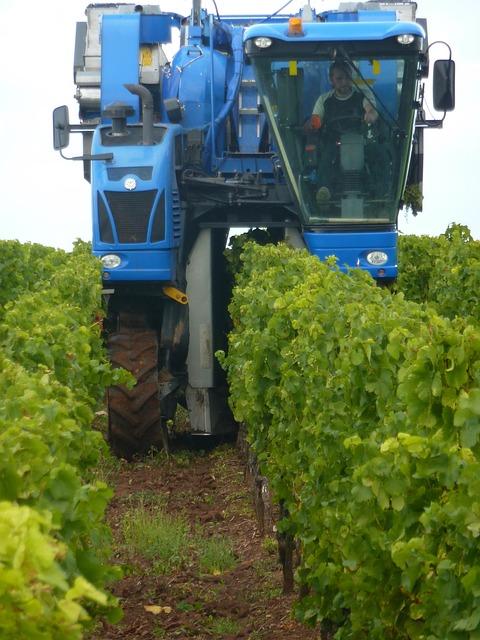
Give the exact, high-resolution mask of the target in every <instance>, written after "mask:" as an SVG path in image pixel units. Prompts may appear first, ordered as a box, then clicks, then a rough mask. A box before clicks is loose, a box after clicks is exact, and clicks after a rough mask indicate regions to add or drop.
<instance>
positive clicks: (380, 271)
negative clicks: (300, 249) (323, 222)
mask: <svg viewBox="0 0 480 640" xmlns="http://www.w3.org/2000/svg"><path fill="white" fill-rule="evenodd" d="M303 238H304V240H305V244H306V245H307V248H308V250H309V251H310V253H311V254H313V255H315V256H318V257H319V258H320V259H321V260H325V259H326V258H328V257H329V256H333V255H334V256H336V257H337V264H338V266H339V267H340V269H341V270H342V271H346V270H347V269H348V268H353V267H357V268H360V269H363V270H364V271H368V272H369V273H370V274H371V275H372V276H373V277H374V278H395V277H396V276H397V272H398V268H397V232H396V231H379V232H362V233H351V232H344V233H310V232H304V234H303ZM370 251H384V252H385V253H386V254H387V255H388V261H387V263H386V264H385V265H383V266H381V267H377V266H372V265H371V264H369V263H368V262H367V259H366V257H367V254H368V253H369V252H370Z"/></svg>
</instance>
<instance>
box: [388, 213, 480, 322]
mask: <svg viewBox="0 0 480 640" xmlns="http://www.w3.org/2000/svg"><path fill="white" fill-rule="evenodd" d="M397 286H398V290H399V291H403V292H404V293H405V296H406V297H407V298H408V299H409V300H415V301H416V302H427V303H429V304H431V305H432V306H433V307H434V308H435V310H436V311H437V312H438V313H439V314H440V315H444V316H447V317H448V318H455V317H456V316H460V317H463V318H468V319H469V320H470V321H471V322H473V323H478V322H479V321H480V298H479V295H478V291H480V242H478V241H475V240H473V238H472V236H471V234H470V231H469V229H468V228H467V227H465V226H463V225H459V224H452V225H450V226H449V227H448V229H447V230H446V232H445V233H444V234H442V235H440V236H438V237H429V236H401V237H400V238H399V278H398V285H397Z"/></svg>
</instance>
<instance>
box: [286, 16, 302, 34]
mask: <svg viewBox="0 0 480 640" xmlns="http://www.w3.org/2000/svg"><path fill="white" fill-rule="evenodd" d="M288 35H289V36H301V35H303V24H302V19H301V18H290V20H289V21H288Z"/></svg>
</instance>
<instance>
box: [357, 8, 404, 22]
mask: <svg viewBox="0 0 480 640" xmlns="http://www.w3.org/2000/svg"><path fill="white" fill-rule="evenodd" d="M357 14H358V21H359V22H395V20H396V19H397V15H396V13H395V11H362V10H359V11H358V12H357Z"/></svg>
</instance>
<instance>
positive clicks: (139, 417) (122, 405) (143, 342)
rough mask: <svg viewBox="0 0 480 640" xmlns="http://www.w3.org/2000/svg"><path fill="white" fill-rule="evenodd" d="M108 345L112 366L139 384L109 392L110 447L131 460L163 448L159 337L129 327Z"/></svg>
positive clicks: (113, 389)
mask: <svg viewBox="0 0 480 640" xmlns="http://www.w3.org/2000/svg"><path fill="white" fill-rule="evenodd" d="M107 344H108V351H109V354H110V360H111V362H112V365H113V366H114V367H122V368H124V369H126V370H127V371H129V372H130V373H132V374H133V376H134V377H135V378H136V380H137V384H136V385H135V386H134V387H133V388H132V389H127V388H126V387H124V386H115V387H110V388H109V390H108V392H107V400H108V439H109V442H110V446H111V448H112V451H113V452H114V454H115V455H117V456H118V457H121V458H125V459H127V460H131V459H132V457H133V456H134V455H144V454H146V453H148V451H149V450H150V449H151V448H152V447H155V448H156V449H161V448H162V445H163V439H162V435H163V434H162V426H163V425H162V414H161V408H160V400H159V386H158V382H159V381H158V336H157V332H156V331H153V330H151V329H145V328H140V327H129V326H126V327H123V328H120V330H119V331H118V332H116V333H112V334H110V335H109V336H108V339H107Z"/></svg>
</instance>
